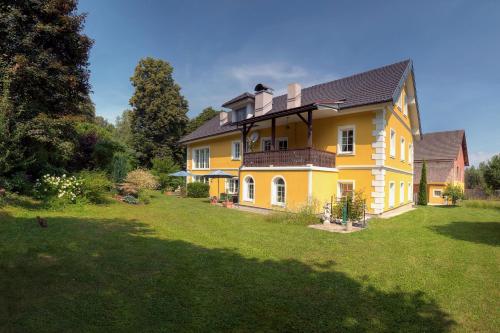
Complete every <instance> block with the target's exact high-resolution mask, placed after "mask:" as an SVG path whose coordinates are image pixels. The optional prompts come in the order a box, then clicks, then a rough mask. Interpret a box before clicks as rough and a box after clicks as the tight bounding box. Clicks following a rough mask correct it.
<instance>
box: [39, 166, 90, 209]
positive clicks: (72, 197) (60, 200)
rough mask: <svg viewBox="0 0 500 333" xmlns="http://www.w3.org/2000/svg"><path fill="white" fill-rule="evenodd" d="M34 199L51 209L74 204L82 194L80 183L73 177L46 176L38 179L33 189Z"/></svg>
mask: <svg viewBox="0 0 500 333" xmlns="http://www.w3.org/2000/svg"><path fill="white" fill-rule="evenodd" d="M34 193H35V197H36V198H38V199H40V200H42V201H44V202H45V203H46V204H48V205H49V206H51V207H54V208H55V207H62V206H65V205H66V204H75V203H76V202H77V199H78V198H79V197H80V196H81V194H82V181H81V180H80V179H79V178H77V177H75V176H71V177H67V176H66V175H65V174H64V175H62V176H55V175H49V174H46V175H44V176H42V177H41V179H38V180H37V181H36V183H35V187H34Z"/></svg>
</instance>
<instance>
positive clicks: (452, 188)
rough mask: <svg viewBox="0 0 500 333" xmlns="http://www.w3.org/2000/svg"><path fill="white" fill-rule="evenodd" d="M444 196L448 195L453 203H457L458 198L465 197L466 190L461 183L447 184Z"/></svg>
mask: <svg viewBox="0 0 500 333" xmlns="http://www.w3.org/2000/svg"><path fill="white" fill-rule="evenodd" d="M442 196H443V197H448V199H450V200H451V203H452V204H453V205H456V204H457V201H458V200H461V199H463V198H464V190H463V189H462V187H461V186H460V185H453V184H447V185H446V187H445V188H444V191H443V194H442Z"/></svg>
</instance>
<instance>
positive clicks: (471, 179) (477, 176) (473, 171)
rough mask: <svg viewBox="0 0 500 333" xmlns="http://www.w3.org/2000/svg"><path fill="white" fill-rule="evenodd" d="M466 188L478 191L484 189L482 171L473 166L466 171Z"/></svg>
mask: <svg viewBox="0 0 500 333" xmlns="http://www.w3.org/2000/svg"><path fill="white" fill-rule="evenodd" d="M464 178H465V188H468V189H476V188H483V185H484V179H483V174H482V172H481V170H480V169H478V168H476V167H474V166H471V167H469V168H467V169H465V177H464Z"/></svg>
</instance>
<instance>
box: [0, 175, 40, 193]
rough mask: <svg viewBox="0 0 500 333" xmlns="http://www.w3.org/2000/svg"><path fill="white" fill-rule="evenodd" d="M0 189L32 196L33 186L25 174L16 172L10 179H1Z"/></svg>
mask: <svg viewBox="0 0 500 333" xmlns="http://www.w3.org/2000/svg"><path fill="white" fill-rule="evenodd" d="M0 188H5V189H6V190H7V191H9V192H13V193H19V194H31V193H32V190H33V184H32V182H31V180H30V179H29V178H28V176H27V175H26V174H25V173H24V172H16V173H14V174H12V175H11V176H10V177H8V178H0Z"/></svg>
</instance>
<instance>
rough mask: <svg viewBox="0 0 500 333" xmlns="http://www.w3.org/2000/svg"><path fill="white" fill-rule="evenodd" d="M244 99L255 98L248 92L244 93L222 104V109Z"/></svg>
mask: <svg viewBox="0 0 500 333" xmlns="http://www.w3.org/2000/svg"><path fill="white" fill-rule="evenodd" d="M245 98H252V99H253V98H255V96H254V94H251V93H249V92H244V93H243V94H241V95H239V96H236V97H235V98H233V99H230V100H229V101H227V102H226V103H224V104H222V107H223V108H225V107H228V106H229V105H231V104H233V103H236V102H238V101H241V100H242V99H245Z"/></svg>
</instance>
